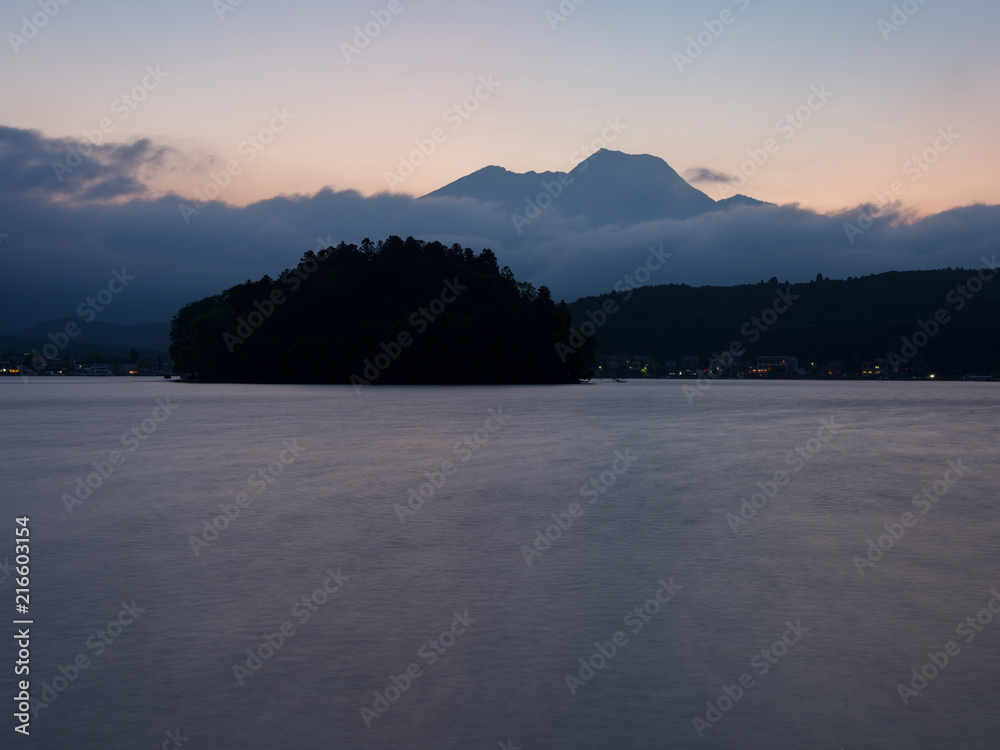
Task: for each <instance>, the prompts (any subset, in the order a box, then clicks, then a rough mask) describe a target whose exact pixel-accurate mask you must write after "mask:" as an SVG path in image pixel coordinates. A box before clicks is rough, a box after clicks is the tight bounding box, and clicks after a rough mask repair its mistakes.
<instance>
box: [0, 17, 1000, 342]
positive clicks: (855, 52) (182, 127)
mask: <svg viewBox="0 0 1000 750" xmlns="http://www.w3.org/2000/svg"><path fill="white" fill-rule="evenodd" d="M998 28H1000V5H998V4H997V3H995V2H994V0H951V2H948V3H944V2H942V0H924V2H920V0H906V1H905V2H900V3H892V2H879V1H878V0H875V1H873V0H864V1H863V2H862V0H841V1H840V2H838V3H802V2H792V1H791V0H714V1H712V2H704V1H701V2H695V1H693V0H691V1H685V0H675V1H673V2H669V3H663V2H645V1H642V0H635V1H633V2H617V3H611V2H607V1H606V0H563V2H561V3H560V2H556V1H555V0H551V1H549V2H528V1H527V0H509V1H508V2H504V3H496V2H479V1H476V0H472V1H470V0H466V1H465V2H461V3H458V2H441V1H438V2H435V1H434V0H411V1H407V0H385V1H383V0H376V1H375V2H359V3H330V2H321V1H319V0H283V1H282V2H277V1H275V0H241V1H238V0H172V1H171V2H169V3H166V2H161V3H152V2H143V3H136V2H126V1H125V0H33V1H29V0H6V2H5V3H3V5H2V7H0V33H2V35H3V37H4V38H3V39H2V40H0V70H2V76H0V102H2V105H0V127H2V128H3V129H2V130H0V167H4V171H6V172H7V174H6V176H5V175H4V174H3V173H2V172H0V264H2V265H0V272H3V273H4V275H7V276H8V278H12V277H13V276H14V275H19V277H23V276H24V275H25V274H31V273H32V270H31V269H36V272H35V274H34V276H33V279H36V280H35V281H33V282H32V283H31V284H28V285H26V286H20V285H19V287H20V288H19V289H18V290H17V291H16V292H15V293H13V296H12V295H11V294H8V295H5V297H6V301H0V316H2V317H0V331H2V330H12V329H13V328H16V327H17V326H26V325H29V324H32V323H35V322H38V320H40V319H43V318H44V316H49V317H56V316H58V315H61V314H72V312H71V311H72V310H73V309H75V308H76V306H77V304H76V303H77V302H79V300H80V299H81V297H80V294H81V291H80V290H85V289H87V288H92V287H94V285H95V284H96V285H97V287H96V288H100V287H101V285H103V283H104V282H106V281H107V277H108V274H109V271H110V269H111V264H112V263H119V264H121V263H131V264H132V267H133V268H135V269H136V271H137V272H144V275H142V276H140V278H141V279H143V281H137V282H136V285H137V286H142V285H146V289H147V291H146V292H145V293H144V294H142V295H132V297H133V299H132V301H128V302H125V300H126V295H124V294H123V295H121V300H122V303H121V304H116V306H115V307H114V309H113V310H109V311H108V318H107V319H108V320H109V321H112V322H118V320H119V319H120V320H126V319H127V320H130V321H133V322H148V321H152V320H163V319H168V318H169V317H170V315H171V314H172V312H173V310H175V309H176V306H177V305H178V304H183V303H184V302H185V301H190V299H192V298H197V297H198V296H205V295H207V294H211V293H213V292H216V291H219V290H220V289H221V288H223V286H224V285H230V284H232V283H238V282H239V281H242V280H245V278H246V277H248V276H255V277H256V276H259V275H261V274H263V273H272V274H274V273H275V272H276V271H277V270H280V269H281V268H284V267H288V266H290V265H292V264H293V263H294V261H295V259H297V257H298V256H300V255H301V253H302V252H303V251H305V250H308V249H313V247H314V246H315V245H316V243H317V239H316V238H317V237H327V236H329V237H331V238H332V239H334V240H336V241H339V240H341V239H343V240H346V241H348V242H359V241H360V240H361V239H362V238H363V236H365V235H371V236H372V237H373V238H376V239H377V238H379V237H384V236H387V235H388V234H389V233H398V234H401V235H403V236H406V235H407V234H413V235H414V236H421V238H422V239H441V240H442V241H445V240H448V241H457V242H460V243H462V244H470V245H472V246H475V245H476V244H480V245H481V246H482V247H485V246H492V247H493V248H494V249H495V250H496V251H497V253H498V257H500V260H501V263H504V262H508V263H509V264H510V265H511V267H512V269H513V270H514V271H515V273H516V274H517V275H518V276H519V277H522V276H523V277H527V278H530V279H531V280H533V281H536V282H539V281H540V282H541V283H549V285H550V286H552V287H553V290H554V291H556V290H561V291H562V292H563V293H564V294H565V295H567V296H568V298H572V297H573V296H574V295H577V296H579V295H582V294H597V293H599V292H600V291H602V290H605V289H608V288H610V286H611V284H610V283H608V282H613V281H614V280H615V278H617V276H618V275H620V269H622V268H625V269H626V270H627V267H628V265H629V263H631V260H632V259H633V258H636V259H639V260H641V257H642V255H643V253H645V252H646V251H647V249H648V248H647V247H646V244H647V242H648V243H649V244H650V245H653V244H662V242H663V241H675V242H678V243H680V244H679V245H678V247H677V248H676V249H677V250H678V254H677V257H678V259H679V260H678V263H677V268H676V273H675V274H674V275H672V276H671V277H670V278H663V279H662V282H663V283H666V282H668V281H674V280H683V281H685V282H687V283H699V282H700V283H740V282H747V281H757V277H758V276H763V277H769V276H771V275H778V276H782V275H783V273H785V274H787V273H792V274H798V275H810V276H814V275H815V272H816V271H822V272H824V273H826V274H827V275H831V271H833V272H836V271H837V269H843V272H844V273H845V274H846V273H849V272H851V271H852V270H853V271H854V272H856V273H859V272H861V271H866V272H870V271H878V270H891V269H892V268H900V269H902V268H909V267H933V264H934V263H941V262H944V261H946V260H951V259H954V258H958V259H961V260H963V261H964V262H966V263H972V262H973V261H974V260H975V258H976V257H977V254H978V253H979V251H983V252H986V251H987V250H990V249H991V248H992V249H994V250H995V249H996V247H995V240H996V236H995V235H994V234H992V233H993V232H994V231H995V228H996V222H995V216H994V215H993V214H992V213H990V214H988V216H987V217H986V219H984V218H983V214H982V212H981V211H980V212H978V213H977V211H979V208H977V204H982V205H984V206H987V207H990V206H995V205H996V204H998V203H1000V177H998V174H997V170H996V165H997V164H998V163H1000V159H998V157H1000V146H998V140H997V138H996V137H995V134H996V133H997V132H998V130H1000V128H998V126H1000V99H998V97H997V96H996V91H997V79H998V70H1000V48H998V46H997V45H996V31H997V29H998ZM608 122H614V123H618V127H617V128H614V129H613V130H610V131H609V129H608V127H607V123H608ZM88 139H89V141H90V142H96V143H97V144H99V145H97V146H96V147H95V148H94V149H93V150H92V151H90V152H89V153H88V154H86V155H84V156H82V157H81V156H78V155H77V152H79V151H80V149H81V148H86V145H87V143H88ZM601 146H606V147H608V148H611V149H614V150H620V151H624V152H627V153H632V154H652V155H654V156H657V157H660V158H662V159H664V160H665V161H666V162H668V163H669V164H670V165H671V166H672V167H673V168H674V169H676V170H677V171H678V172H679V173H680V174H682V175H683V176H684V177H685V178H687V179H688V180H689V181H690V182H691V183H692V184H693V185H694V186H695V187H697V188H699V189H701V190H703V191H704V192H706V193H707V194H708V195H710V196H711V197H713V198H716V199H719V198H723V197H728V196H730V195H733V194H734V193H737V192H738V193H743V194H747V195H750V196H753V197H754V198H757V199H760V200H763V201H767V202H770V203H774V204H777V205H779V206H781V207H783V213H782V214H781V215H782V216H783V217H786V218H788V220H789V221H790V222H791V224H790V225H789V226H790V227H792V231H789V232H788V233H787V234H783V235H781V236H780V237H779V238H778V240H777V243H778V244H779V245H781V247H773V244H774V237H771V238H770V239H769V238H768V237H767V236H766V235H765V233H764V232H763V230H760V231H761V236H760V237H759V238H757V239H758V242H759V247H760V249H761V252H760V253H759V254H758V256H756V257H758V258H759V260H760V262H758V263H756V264H750V265H747V266H746V267H744V266H741V265H740V264H739V263H736V262H735V261H734V262H733V263H731V264H730V265H731V271H732V273H729V274H728V275H727V274H715V275H713V274H711V273H708V272H707V270H706V269H708V268H710V267H713V266H716V267H717V266H718V261H719V259H720V257H723V256H719V255H718V253H721V252H722V248H721V246H720V247H714V246H713V247H712V248H710V249H708V250H706V249H705V246H706V245H707V244H710V242H709V240H711V239H712V238H718V241H719V242H720V243H724V242H731V240H732V237H734V236H743V235H745V234H746V232H747V231H749V230H748V229H746V228H741V229H737V230H733V229H732V228H731V227H722V226H715V225H713V226H712V227H710V228H706V227H704V226H701V225H698V229H699V232H702V233H703V237H707V238H708V239H707V240H706V239H700V240H699V241H698V242H697V245H698V251H699V252H700V253H701V256H702V257H701V261H700V263H699V262H697V259H695V258H693V257H686V258H685V256H684V255H683V252H682V251H683V250H684V247H683V242H682V241H681V240H680V239H678V238H680V237H688V238H690V237H691V236H692V233H693V229H694V228H695V225H691V224H688V225H686V226H681V225H679V224H674V225H670V226H669V227H668V226H664V227H656V228H652V229H650V228H647V231H645V232H635V231H631V229H630V230H628V231H625V230H623V231H622V232H620V233H618V234H617V235H613V234H609V232H607V231H606V230H605V231H603V232H598V233H595V232H587V233H585V234H586V237H582V236H580V237H575V239H574V242H575V243H576V247H583V248H585V250H580V251H579V252H580V253H582V254H580V255H579V256H578V257H574V258H568V257H567V250H566V247H565V245H562V246H558V243H556V244H553V242H554V238H555V237H556V236H559V235H560V234H564V233H565V232H566V231H567V230H568V229H569V228H568V227H563V226H555V225H553V226H551V227H549V230H550V231H549V232H548V234H547V235H546V236H545V237H544V238H541V237H539V238H536V239H535V240H530V239H526V238H524V237H520V236H513V235H511V234H510V232H509V227H506V226H502V227H501V226H499V224H498V225H496V226H494V223H495V222H494V221H493V219H494V218H495V217H490V216H486V215H483V214H482V212H479V211H478V209H476V210H473V209H469V208H468V207H465V208H466V210H461V211H460V210H459V209H458V208H456V207H454V206H452V207H443V206H438V207H436V208H435V209H434V210H433V211H429V210H423V211H418V210H417V208H416V207H415V205H414V204H412V202H410V201H409V199H408V197H414V196H421V195H424V194H426V193H428V192H431V191H432V190H435V189H437V188H439V187H441V186H443V185H445V184H447V183H449V182H451V181H453V180H456V179H458V178H460V177H462V176H464V175H466V174H469V173H471V172H473V171H475V170H477V169H480V168H481V167H484V166H487V165H499V166H502V167H505V168H507V169H510V170H513V171H517V172H527V171H532V170H534V171H538V172H542V171H547V170H553V171H568V170H570V169H572V168H573V167H574V166H576V164H577V163H579V162H580V161H582V160H583V159H584V158H585V157H586V156H588V155H589V154H590V153H591V152H592V151H593V150H595V149H596V148H599V147H601ZM4 165H5V166H4ZM57 165H58V166H57ZM227 168H228V171H227ZM213 175H214V177H213ZM352 191H356V192H352ZM386 194H389V195H386ZM888 198H891V199H892V201H893V204H892V210H891V211H889V210H887V211H885V212H884V216H883V222H884V223H883V224H877V225H876V226H875V227H874V228H873V229H872V230H870V231H866V233H865V235H864V236H863V237H862V238H861V239H860V241H855V242H851V243H848V244H847V245H846V246H843V247H842V246H841V244H842V243H840V242H839V240H838V241H837V242H834V241H833V240H831V239H830V236H832V235H833V234H841V235H842V234H843V232H842V231H841V227H842V226H843V224H844V223H845V222H844V221H841V220H840V219H839V218H838V217H851V216H857V215H858V212H859V210H860V209H859V208H858V207H859V206H862V205H863V204H866V203H869V202H873V201H880V202H881V201H883V200H887V199H888ZM202 199H212V200H214V201H215V202H214V203H212V204H211V205H210V206H209V207H208V208H207V209H205V210H204V211H201V212H199V213H198V214H196V215H194V216H193V217H192V216H191V215H188V216H187V217H186V219H187V220H184V218H185V217H181V216H178V204H179V203H188V204H192V205H193V202H194V201H196V200H198V201H200V200H202ZM359 201H360V202H359ZM201 205H204V204H201ZM390 210H391V211H392V215H391V216H390V215H389V214H387V213H386V212H387V211H390ZM337 211H343V212H345V213H336V212H337ZM456 211H457V212H458V214H460V216H459V215H458V214H456V213H455V212H456ZM954 211H959V212H962V211H965V212H971V213H959V214H955V213H952V212H954ZM206 214H212V215H211V216H209V215H206ZM972 215H974V216H975V217H976V220H975V221H969V222H966V221H962V222H960V224H961V227H962V232H965V231H971V230H970V227H971V228H979V230H980V231H981V232H984V233H985V234H980V235H977V236H975V237H972V236H969V237H965V236H964V235H963V237H962V238H961V240H960V242H959V240H955V239H953V240H950V241H948V240H941V243H940V244H939V245H937V246H935V247H925V246H923V245H921V243H922V242H924V241H925V240H926V237H928V236H931V237H933V236H936V235H935V234H934V233H933V232H916V231H915V230H914V226H920V225H919V224H917V225H914V224H913V222H921V221H925V222H932V224H924V225H923V226H924V228H927V227H929V226H931V225H933V226H943V225H949V222H950V224H951V225H954V224H955V223H956V221H957V219H956V217H957V216H961V217H968V216H972ZM295 216H297V218H295V219H293V218H292V217H295ZM363 217H369V218H370V220H367V221H366V220H362V219H363ZM831 217H832V218H831ZM293 222H294V223H293ZM503 223H504V222H502V221H501V222H500V224H503ZM827 224H829V225H830V226H827ZM803 225H808V226H810V227H814V228H815V232H814V233H813V234H810V235H809V236H808V237H803V236H801V234H800V233H799V229H801V227H802V226H803ZM153 227H156V228H157V235H156V236H153V237H151V236H146V235H144V230H145V229H146V228H153ZM893 228H895V229H896V230H898V231H897V232H896V233H895V234H893V233H892V232H891V231H890V230H892V229H893ZM834 230H835V231H834ZM427 233H433V236H430V235H429V234H427ZM751 234H752V232H751ZM889 235H892V236H891V237H890V236H889ZM626 236H629V237H633V239H632V240H628V241H626V240H625V239H624V238H625V237H626ZM793 237H794V238H795V241H796V242H799V243H802V242H807V243H808V244H806V245H805V246H804V247H803V246H802V245H801V244H800V245H799V250H798V251H797V252H798V253H799V255H795V253H796V250H795V249H794V248H793V247H791V242H792V240H791V238H793ZM824 238H825V239H824ZM915 240H919V242H916V244H914V242H913V241H915ZM658 241H659V242H658ZM690 241H691V242H693V240H690ZM859 242H860V245H859ZM956 242H959V244H960V246H956ZM268 243H270V245H268ZM630 243H631V244H630ZM769 243H770V244H769ZM880 243H881V244H880ZM907 243H910V244H907ZM785 244H788V245H789V246H788V247H785V246H784V245H785ZM834 244H835V245H836V247H835V248H833V245H834ZM609 245H611V246H614V248H613V249H614V251H615V252H616V253H618V256H616V257H617V258H618V259H619V260H620V261H621V262H620V263H619V264H618V265H617V266H616V265H615V264H608V263H604V261H606V260H607V258H606V257H604V256H598V257H595V256H594V253H598V250H597V249H595V250H593V251H591V250H589V248H590V247H591V246H593V247H594V248H598V247H603V248H608V246H609ZM918 245H919V246H918ZM619 246H620V247H619ZM956 247H957V249H956ZM477 249H481V247H479V248H477ZM765 250H766V252H765ZM866 250H867V252H868V255H867V256H865V254H864V251H866ZM539 253H548V255H547V256H546V257H547V260H543V259H540V258H539V257H538V255H539ZM769 253H772V254H769ZM802 253H805V254H806V255H807V256H808V257H811V258H817V260H816V262H814V263H812V264H803V263H802V262H801V261H802V258H801V254H802ZM505 254H506V257H505ZM709 258H711V259H712V260H711V261H709V260H708V259H709ZM46 259H47V260H46ZM168 259H169V260H168ZM192 259H193V260H196V261H197V262H198V264H199V266H198V268H197V269H192V268H188V269H186V275H182V274H180V272H179V271H178V264H183V263H185V262H188V260H192ZM849 260H850V261H851V262H848V261H849ZM602 263H603V265H602ZM852 263H853V265H852ZM33 264H34V265H33ZM39 264H41V266H44V267H45V272H44V274H42V275H39V274H38V272H37V269H38V268H39V267H40V266H39ZM685 264H686V265H685ZM929 264H930V265H929ZM605 265H607V266H608V267H607V268H605V267H604V266H605ZM727 267H729V266H727ZM581 269H583V270H581ZM588 272H589V276H588ZM772 272H773V273H772ZM182 276H183V278H182ZM102 279H103V281H102ZM185 279H186V281H185ZM220 285H221V286H220ZM18 295H20V296H18ZM140 297H141V300H140ZM60 311H62V312H60ZM39 316H43V318H39Z"/></svg>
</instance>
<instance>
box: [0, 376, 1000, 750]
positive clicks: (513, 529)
mask: <svg viewBox="0 0 1000 750" xmlns="http://www.w3.org/2000/svg"><path fill="white" fill-rule="evenodd" d="M692 385H693V383H692V382H691V381H649V382H628V383H592V384H587V385H579V386H564V387H372V388H366V389H363V390H361V392H355V390H354V389H353V388H352V387H349V386H347V387H339V386H327V387H322V386H233V385H209V384H192V383H178V382H176V381H173V382H166V381H162V380H143V379H133V380H129V379H123V378H36V379H32V380H30V381H28V382H27V383H24V382H22V380H21V379H19V378H6V379H3V380H0V415H2V424H3V430H2V432H0V444H2V446H3V452H2V455H3V456H4V482H3V486H4V492H3V494H2V500H0V505H2V509H3V516H2V518H3V520H2V523H3V525H4V527H5V529H6V531H5V533H4V534H3V535H2V536H3V537H4V538H5V539H6V540H7V541H6V542H4V543H3V545H2V546H0V560H4V561H5V567H4V570H3V571H0V579H2V583H0V590H2V591H3V594H4V597H5V598H7V599H8V600H13V598H14V589H15V581H14V573H13V571H12V570H11V568H10V566H11V564H12V563H13V562H14V560H15V551H14V530H15V526H16V522H15V518H16V517H22V516H28V517H30V521H29V529H30V549H31V551H30V554H31V563H30V564H31V581H30V596H31V599H30V613H29V615H27V616H29V617H30V618H31V619H32V620H33V622H32V624H31V625H30V633H31V636H30V680H31V686H30V692H31V695H32V698H33V699H34V701H35V702H34V707H33V708H34V710H33V714H37V715H33V716H32V719H31V724H30V732H31V740H30V746H31V747H33V748H53V749H55V748H60V749H62V748H67V747H76V748H102V749H106V748H130V749H135V748H144V747H148V748H150V749H151V750H153V749H154V748H159V747H186V748H192V749H193V748H214V749H222V748H239V749H243V748H285V747H293V748H303V749H311V748H421V749H423V748H469V749H475V748H481V749H482V750H491V748H492V749H495V748H498V747H516V748H523V749H524V750H533V749H535V748H538V749H543V748H544V749H545V750H556V749H561V748H567V749H568V748H593V749H604V748H607V749H608V750H611V749H612V748H613V749H615V750H620V749H621V748H696V747H704V748H780V749H783V748H788V749H789V750H791V749H792V748H795V749H797V750H800V749H801V748H811V749H815V750H819V749H822V748H830V749H831V750H838V749H840V748H844V749H846V750H851V749H853V748H894V749H895V748H910V749H913V748H945V747H951V748H956V747H963V748H992V747H996V744H997V739H996V738H997V736H998V733H1000V710H997V702H996V698H995V696H994V687H995V684H996V679H997V674H998V670H1000V545H998V544H997V542H996V538H997V532H998V528H1000V526H998V521H997V513H998V507H997V488H998V487H1000V464H998V462H997V448H996V445H997V430H998V425H1000V390H998V388H997V386H996V385H995V384H991V383H926V382H914V383H905V382H884V383H883V382H878V383H874V382H843V383H841V382H829V383H827V382H787V381H784V382H782V381H775V382H747V381H719V382H715V383H712V384H711V386H710V387H708V388H707V389H706V390H705V391H704V392H697V393H694V392H692V391H691V390H690V389H691V386H692ZM14 616H15V617H23V615H17V614H16V613H14ZM8 627H10V628H11V629H14V632H17V631H16V628H17V627H18V626H14V625H8ZM8 632H10V631H8ZM4 640H5V641H6V644H7V645H6V646H4V648H3V649H2V652H3V658H4V660H5V661H4V666H3V671H4V674H5V675H6V677H5V679H4V695H7V696H11V695H13V694H14V693H15V688H14V682H13V680H14V677H13V675H12V672H11V665H13V664H14V663H15V660H16V659H17V651H16V650H15V647H13V646H12V645H11V641H12V640H13V639H11V638H10V637H7V638H5V639H4ZM19 679H23V678H19ZM9 705H10V704H8V706H9ZM7 715H8V719H7V722H8V726H7V727H5V728H4V730H3V731H4V732H5V733H12V732H13V726H14V725H15V724H16V722H15V721H14V720H13V719H12V718H11V717H10V713H8V714H7ZM24 744H25V746H28V742H25V743H24ZM12 746H13V745H12Z"/></svg>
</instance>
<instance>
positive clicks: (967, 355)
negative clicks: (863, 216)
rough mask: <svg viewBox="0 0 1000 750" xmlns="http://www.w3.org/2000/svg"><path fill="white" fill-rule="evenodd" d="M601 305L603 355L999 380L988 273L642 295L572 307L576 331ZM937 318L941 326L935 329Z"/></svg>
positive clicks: (995, 305)
mask: <svg viewBox="0 0 1000 750" xmlns="http://www.w3.org/2000/svg"><path fill="white" fill-rule="evenodd" d="M984 278H985V279H986V280H985V281H984V280H983V279H984ZM970 279H971V281H970ZM779 291H780V292H781V293H782V294H789V295H790V296H792V297H793V299H792V300H791V304H790V305H788V309H787V311H786V312H782V313H781V314H777V313H774V312H771V313H768V314H767V318H766V319H767V320H769V321H770V323H771V325H767V324H766V322H765V321H764V320H762V313H763V312H764V311H767V310H773V309H774V305H775V303H776V301H777V306H778V309H784V308H785V307H786V304H787V303H786V302H783V301H780V298H779V295H778V292H779ZM608 297H611V298H613V299H614V300H615V301H616V303H617V307H618V312H616V313H615V314H614V315H611V316H609V317H608V319H607V322H606V323H605V324H604V325H603V326H601V327H600V328H599V330H598V336H599V337H600V342H601V347H600V353H601V354H602V355H615V354H620V355H650V356H652V357H654V358H655V359H656V360H657V361H664V360H668V361H669V360H678V361H679V360H680V359H681V358H683V357H691V356H696V357H699V358H700V360H701V366H702V367H705V366H707V365H708V364H709V362H710V359H711V357H712V356H713V355H714V354H721V353H722V352H724V351H725V350H726V349H728V348H729V346H730V344H731V343H732V342H739V343H740V345H741V346H743V347H745V348H746V350H747V353H746V354H745V355H744V357H743V359H744V361H747V360H750V361H756V358H757V357H759V356H783V355H788V356H795V357H798V358H799V361H800V364H801V366H802V367H803V368H805V369H806V370H809V369H811V365H812V364H813V363H815V365H816V368H820V367H821V366H822V365H824V364H826V363H830V362H832V361H839V362H841V363H842V365H843V373H844V374H860V371H861V363H862V362H864V361H866V360H869V361H871V360H876V359H885V358H891V355H894V354H895V355H897V356H899V357H901V358H903V359H906V360H908V362H907V363H905V364H900V372H899V373H898V374H904V373H906V372H911V371H913V370H915V371H916V372H920V370H921V369H922V370H924V371H927V372H936V373H938V374H939V376H942V375H943V376H951V377H957V376H962V375H965V374H970V373H982V374H988V373H990V372H1000V272H996V271H992V270H990V269H984V270H982V271H978V270H956V269H946V270H937V271H905V272H890V273H883V274H878V275H872V276H866V277H863V278H852V279H847V280H843V281H834V280H830V279H823V278H822V276H819V277H817V279H816V280H815V281H812V282H809V283H806V284H791V285H789V284H787V283H779V282H778V280H777V279H776V278H772V279H771V280H770V281H769V282H763V281H762V282H760V283H759V284H755V285H743V286H734V287H690V286H687V285H683V284H682V285H676V284H671V285H664V286H655V287H643V288H640V289H635V290H632V291H631V292H625V293H614V294H610V295H605V296H603V297H587V298H583V299H580V300H577V301H576V302H573V303H572V304H571V305H570V309H571V310H572V311H573V319H574V321H575V323H576V324H578V325H580V324H583V323H584V321H586V320H587V311H596V310H597V309H599V307H600V305H601V303H602V302H603V301H604V300H605V299H607V298H608ZM796 297H797V299H794V298H796ZM939 311H944V315H946V316H947V322H945V323H943V324H941V323H936V321H935V315H936V314H940V313H939ZM774 316H776V320H775V319H774ZM943 319H944V318H943V317H942V320H943ZM754 320H757V321H759V322H760V324H759V325H758V324H757V323H755V322H754ZM921 323H924V324H925V325H924V326H923V327H922V326H921V325H920V324H921ZM935 325H938V328H937V330H935ZM764 329H766V330H764ZM928 333H929V334H930V335H928ZM925 336H926V340H925ZM907 342H909V344H910V345H909V346H908V345H907ZM914 352H915V353H914ZM890 364H891V363H890ZM897 364H899V362H898V360H897ZM914 364H915V365H916V368H913V367H909V366H910V365H914ZM889 374H890V375H892V374H894V371H893V368H892V367H890V370H889Z"/></svg>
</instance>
